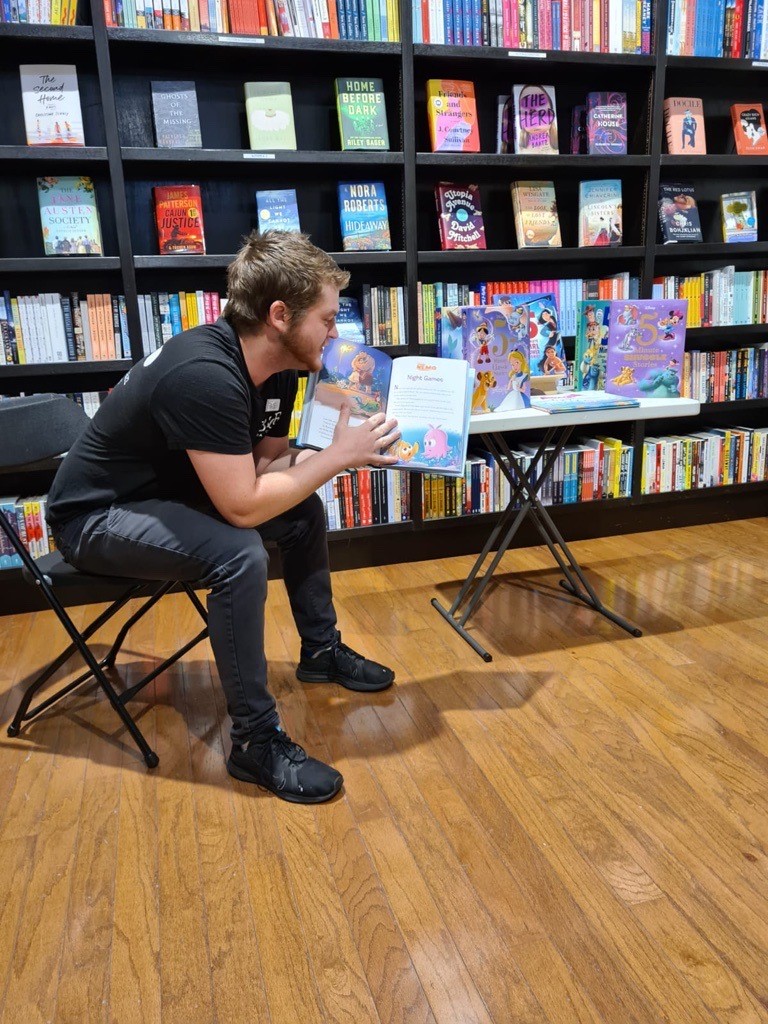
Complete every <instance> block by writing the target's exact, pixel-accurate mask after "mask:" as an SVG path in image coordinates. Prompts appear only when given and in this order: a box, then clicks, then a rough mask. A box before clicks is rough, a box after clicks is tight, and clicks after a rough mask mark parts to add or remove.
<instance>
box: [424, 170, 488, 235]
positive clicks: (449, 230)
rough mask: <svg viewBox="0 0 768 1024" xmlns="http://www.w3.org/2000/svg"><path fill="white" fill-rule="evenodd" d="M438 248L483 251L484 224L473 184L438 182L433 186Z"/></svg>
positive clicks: (477, 190)
mask: <svg viewBox="0 0 768 1024" xmlns="http://www.w3.org/2000/svg"><path fill="white" fill-rule="evenodd" d="M435 201H436V203H437V213H438V223H439V226H440V248H441V249H443V250H446V249H485V248H486V245H485V225H484V223H483V211H482V209H481V208H480V189H479V188H478V186H477V185H455V184H452V183H451V182H445V181H441V182H440V183H439V184H438V185H436V186H435Z"/></svg>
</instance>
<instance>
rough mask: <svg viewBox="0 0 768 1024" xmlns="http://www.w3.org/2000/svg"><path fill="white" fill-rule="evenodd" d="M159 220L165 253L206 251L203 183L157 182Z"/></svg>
mask: <svg viewBox="0 0 768 1024" xmlns="http://www.w3.org/2000/svg"><path fill="white" fill-rule="evenodd" d="M152 194H153V196H154V199H155V223H156V224H157V245H158V252H159V253H160V255H161V256H172V255H176V254H179V253H192V254H197V255H204V254H205V234H204V231H203V205H202V201H201V197H200V186H199V185H155V186H154V188H153V189H152Z"/></svg>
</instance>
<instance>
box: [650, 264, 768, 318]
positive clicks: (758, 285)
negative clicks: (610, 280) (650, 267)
mask: <svg viewBox="0 0 768 1024" xmlns="http://www.w3.org/2000/svg"><path fill="white" fill-rule="evenodd" d="M652 294H653V298H654V299H688V326H689V327H723V326H726V327H727V326H731V325H734V326H739V325H745V324H764V323H768V271H766V270H736V267H735V266H733V265H730V266H726V267H717V268H716V269H714V270H708V271H706V272H705V273H703V274H695V275H692V276H680V275H670V276H667V277H656V278H654V281H653V293H652Z"/></svg>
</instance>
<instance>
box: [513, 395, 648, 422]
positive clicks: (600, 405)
mask: <svg viewBox="0 0 768 1024" xmlns="http://www.w3.org/2000/svg"><path fill="white" fill-rule="evenodd" d="M639 405H640V402H639V401H638V400H637V399H636V398H625V397H620V396H619V395H607V394H606V393H605V392H604V391H555V392H553V393H552V394H550V395H536V396H535V397H533V398H532V399H531V408H533V409H538V410H539V412H550V413H552V415H553V416H556V415H557V414H558V413H566V412H595V411H597V410H600V409H626V408H632V407H637V406H639Z"/></svg>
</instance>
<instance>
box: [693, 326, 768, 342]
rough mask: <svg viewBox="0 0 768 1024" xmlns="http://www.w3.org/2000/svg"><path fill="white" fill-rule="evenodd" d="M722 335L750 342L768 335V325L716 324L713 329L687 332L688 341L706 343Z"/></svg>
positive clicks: (707, 328) (695, 328) (699, 328)
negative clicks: (708, 339) (751, 339)
mask: <svg viewBox="0 0 768 1024" xmlns="http://www.w3.org/2000/svg"><path fill="white" fill-rule="evenodd" d="M722 334H733V335H734V336H735V337H737V338H745V339H747V340H748V339H749V338H750V337H752V336H757V337H761V336H762V335H764V334H768V324H715V325H713V326H712V327H689V328H688V329H687V330H686V332H685V336H686V339H688V340H690V341H704V340H705V339H707V338H712V337H714V336H715V335H718V336H719V335H722Z"/></svg>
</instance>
